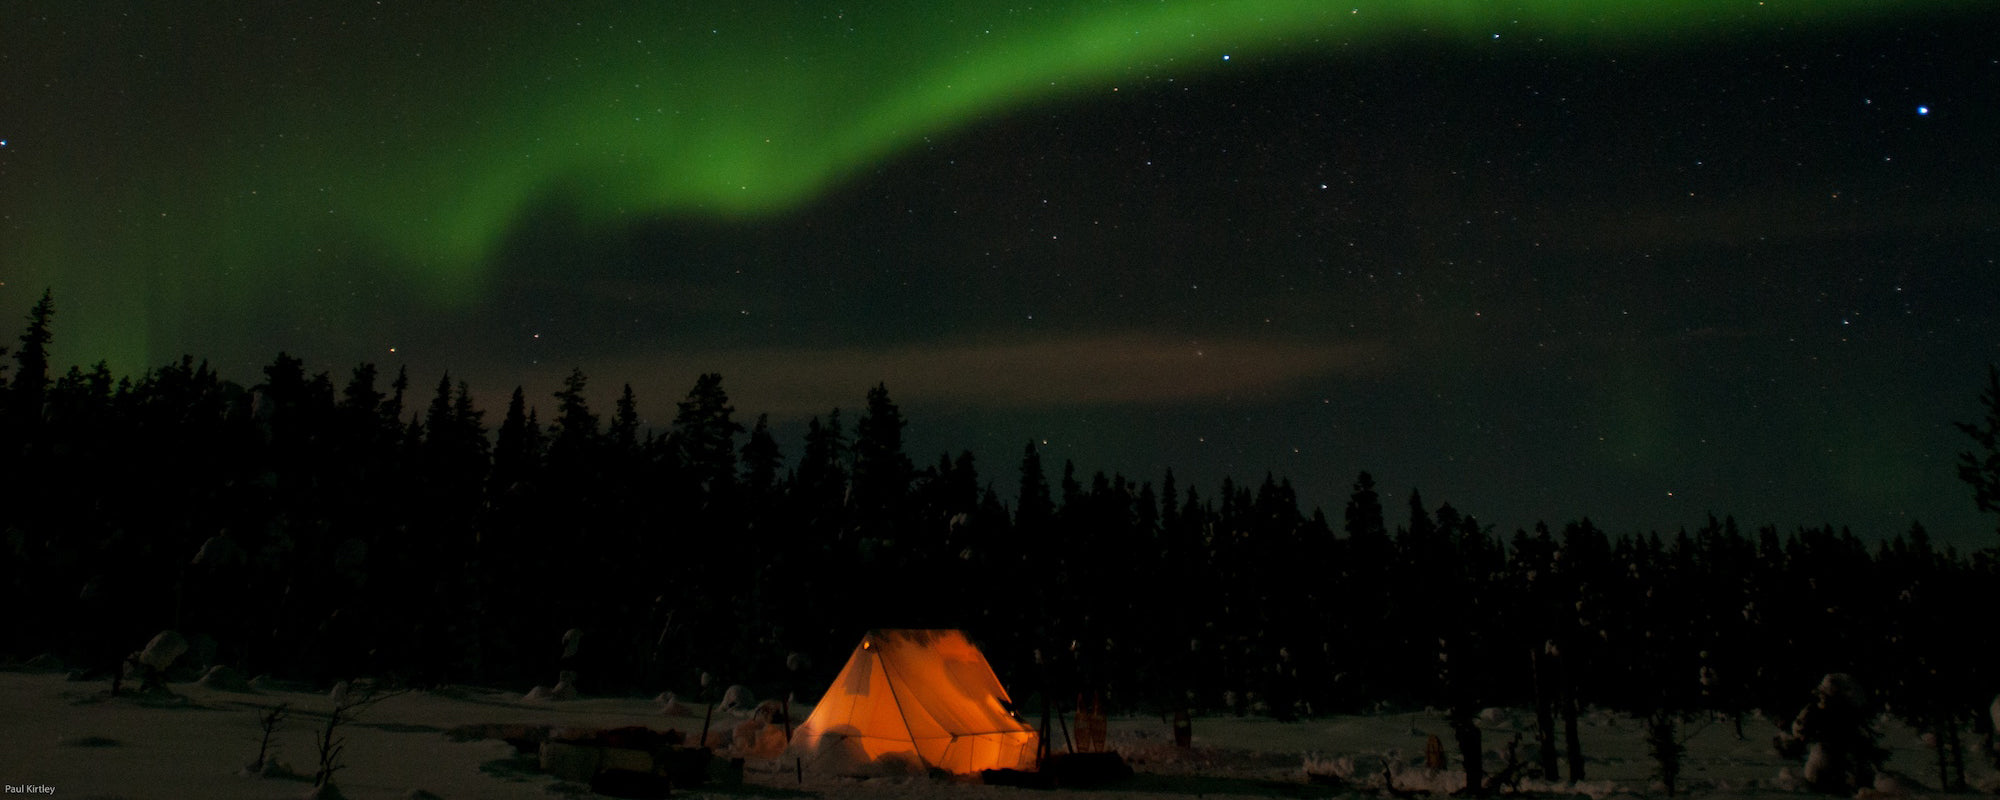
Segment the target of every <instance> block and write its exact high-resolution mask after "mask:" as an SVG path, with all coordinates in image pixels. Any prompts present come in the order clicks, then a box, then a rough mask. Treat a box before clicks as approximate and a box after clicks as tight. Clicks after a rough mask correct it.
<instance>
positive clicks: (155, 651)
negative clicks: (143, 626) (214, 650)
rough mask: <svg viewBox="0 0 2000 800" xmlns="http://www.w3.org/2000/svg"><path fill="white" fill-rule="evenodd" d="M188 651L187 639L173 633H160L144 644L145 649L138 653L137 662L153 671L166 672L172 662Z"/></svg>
mask: <svg viewBox="0 0 2000 800" xmlns="http://www.w3.org/2000/svg"><path fill="white" fill-rule="evenodd" d="M187 651H188V641H187V637H184V636H182V635H180V634H179V633H177V632H174V631H160V633H159V635H158V636H154V637H153V640H152V641H150V642H147V643H146V649H144V650H141V651H139V657H138V661H139V663H141V664H144V665H146V666H148V667H152V668H153V669H154V670H155V671H158V672H166V671H167V668H168V667H171V666H173V665H174V660H175V659H178V658H180V657H181V656H182V655H183V654H185V653H187Z"/></svg>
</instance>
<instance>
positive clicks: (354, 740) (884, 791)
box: [0, 672, 2000, 800]
mask: <svg viewBox="0 0 2000 800" xmlns="http://www.w3.org/2000/svg"><path fill="white" fill-rule="evenodd" d="M107 688H108V684H107V683H71V682H67V681H65V680H64V679H63V678H62V676H60V675H48V674H27V673H8V672H0V783H4V784H5V785H6V786H7V787H9V789H10V790H13V789H14V788H15V787H19V788H20V789H22V790H24V791H15V792H14V793H15V794H18V795H19V796H24V797H25V796H29V795H27V794H25V790H27V789H29V788H31V787H48V789H49V790H50V794H49V796H54V797H62V798H127V799H129V800H140V799H141V798H176V799H177V798H191V797H203V798H218V799H219V800H236V799H241V800H270V799H273V798H298V797H304V796H307V795H308V794H310V793H311V791H312V786H311V781H310V777H311V775H312V773H313V771H314V769H315V768H316V766H317V763H318V747H317V743H316V738H315V737H316V736H317V735H318V733H319V731H320V729H321V728H322V727H323V726H324V725H325V722H326V717H327V714H328V713H330V712H331V711H332V710H333V702H334V701H333V700H332V699H331V698H330V697H329V696H328V695H327V694H326V693H321V692H306V691H286V690H277V689H259V690H251V691H227V690H222V689H215V688H209V687H205V686H200V685H195V684H174V685H173V686H172V687H171V689H172V691H173V692H174V694H175V696H174V697H171V698H144V699H142V698H134V697H120V698H107V697H104V696H103V694H104V690H105V689H107ZM281 703H282V704H288V705H289V716H288V717H287V719H286V720H285V721H284V722H283V724H282V725H281V727H280V728H279V729H278V731H277V734H276V735H275V736H274V737H273V743H274V745H275V754H274V756H273V759H274V760H275V761H276V762H278V763H279V764H280V765H282V766H281V767H280V768H277V769H272V770H266V771H265V772H266V774H264V775H255V774H251V773H249V772H246V770H245V767H246V765H248V764H249V763H250V762H252V761H254V760H255V759H256V757H257V750H258V745H259V741H260V739H261V738H262V733H261V727H260V725H259V719H260V717H261V716H262V715H263V714H264V713H265V712H266V710H267V709H269V708H271V707H273V706H277V705H279V704H281ZM689 705H690V704H686V703H677V704H676V707H675V708H674V709H671V710H672V711H677V712H681V713H683V714H684V713H688V706H689ZM693 708H694V710H695V711H697V712H698V711H699V710H700V709H701V708H702V707H701V706H698V705H697V706H694V707H693ZM795 711H797V712H798V713H799V714H800V715H801V717H802V716H803V713H804V711H803V710H795ZM748 716H749V714H748V713H744V712H739V713H737V714H734V715H731V714H722V715H718V716H717V718H715V719H714V720H713V721H712V723H711V729H712V730H714V731H717V732H720V731H723V730H731V729H734V728H736V727H737V726H739V724H740V723H742V722H743V721H744V719H746V718H747V717H748ZM1481 724H1482V727H1484V728H1485V742H1486V745H1487V747H1488V748H1489V750H1490V751H1492V752H1493V755H1492V756H1491V757H1490V758H1489V761H1488V770H1489V772H1490V771H1493V770H1495V769H1497V768H1498V766H1499V756H1498V752H1499V750H1500V749H1501V748H1502V747H1503V746H1504V745H1505V744H1506V743H1507V741H1508V740H1509V739H1511V738H1513V736H1514V735H1515V734H1516V733H1518V734H1520V736H1521V739H1522V745H1521V751H1520V752H1521V756H1522V758H1524V759H1531V758H1532V749H1531V748H1532V741H1533V738H1534V736H1533V731H1532V717H1528V716H1526V715H1524V714H1522V713H1519V712H1508V711H1499V710H1495V711H1490V712H1488V713H1487V714H1486V715H1485V716H1484V717H1483V718H1482V723H1481ZM628 725H646V726H651V727H654V728H658V729H665V728H676V729H679V730H681V731H683V732H686V733H689V734H690V735H692V734H694V733H695V732H698V731H699V730H700V729H701V726H702V719H701V718H700V717H699V716H681V715H678V714H672V713H667V712H665V711H663V709H662V704H661V703H660V702H659V701H657V700H651V699H639V698H590V697H585V698H582V699H578V700H570V701H531V700H524V699H523V698H522V693H520V692H518V691H514V692H500V691H484V690H475V689H466V690H460V691H453V692H445V693H421V692H418V693H408V694H400V695H395V696H390V697H387V698H385V699H382V700H381V701H379V702H377V703H374V704H372V705H368V706H365V707H363V708H361V709H359V711H358V716H357V717H356V718H355V719H354V721H353V722H351V723H348V724H346V725H343V726H341V728H340V734H341V735H342V736H343V737H344V738H345V740H346V749H345V751H344V752H343V753H342V756H341V759H340V761H341V763H342V764H344V765H345V767H344V768H343V769H341V770H340V771H339V772H338V773H336V782H337V783H338V785H339V788H340V794H341V795H342V796H344V797H347V798H351V800H389V799H392V798H393V799H395V800H409V799H413V798H427V797H439V798H445V799H446V800H461V799H469V798H494V799H495V800H503V799H507V798H537V799H543V798H551V797H556V798H560V797H588V796H591V795H590V793H589V791H588V789H587V787H584V786H582V785H579V784H576V783H570V782H564V781H560V780H558V779H556V778H554V777H553V776H550V775H546V774H542V773H540V772H539V771H537V770H536V769H535V763H534V759H533V758H532V757H528V756H522V755H519V754H517V752H516V750H515V749H514V748H513V747H512V746H510V745H508V744H507V743H505V742H503V741H500V740H497V739H481V740H472V741H455V740H454V737H453V736H451V735H450V734H451V733H452V732H453V731H464V730H468V729H475V728H477V729H486V730H492V731H501V730H508V729H520V728H535V727H541V726H559V727H574V728H598V729H601V728H615V727H621V726H628ZM1881 730H1882V731H1883V733H1884V744H1886V745H1887V746H1888V747H1889V748H1890V749H1891V753H1892V754H1891V757H1890V760H1889V763H1888V771H1889V773H1890V775H1891V777H1890V778H1888V779H1886V780H1885V782H1884V783H1883V785H1882V786H1881V788H1882V789H1883V790H1886V791H1885V792H1884V793H1885V794H1888V795H1890V796H1896V795H1903V794H1908V795H1924V794H1929V793H1932V792H1931V787H1935V786H1936V785H1937V776H1936V774H1935V768H1934V766H1933V763H1934V762H1933V757H1932V755H1931V752H1930V751H1929V750H1927V749H1925V748H1924V746H1923V744H1922V742H1921V741H1920V740H1919V738H1918V736H1917V735H1916V734H1915V733H1914V732H1912V731H1911V730H1909V729H1908V728H1906V727H1904V726H1902V725H1899V724H1896V723H1894V722H1891V721H1888V720H1884V721H1882V723H1881ZM1775 732H1776V729H1775V728H1774V727H1773V726H1772V725H1771V724H1770V723H1769V722H1766V721H1763V720H1754V719H1753V720H1747V721H1746V723H1745V733H1746V734H1747V737H1746V740H1745V741H1738V740H1737V739H1736V737H1735V735H1734V731H1733V729H1732V726H1730V725H1729V724H1728V723H1727V722H1715V723H1704V722H1701V721H1695V722H1692V723H1690V724H1688V725H1687V726H1686V727H1684V728H1683V733H1682V735H1683V736H1686V737H1688V743H1687V744H1688V756H1687V758H1686V766H1685V767H1684V771H1683V777H1682V784H1683V789H1684V791H1685V792H1686V793H1688V794H1690V795H1693V796H1696V797H1703V798H1719V797H1775V796H1781V795H1794V796H1803V795H1801V792H1802V789H1801V788H1800V787H1799V783H1800V782H1799V781H1798V780H1797V779H1796V778H1795V777H1794V776H1795V775H1796V774H1797V773H1798V772H1799V771H1800V765H1798V764H1795V763H1791V762H1788V761H1786V760H1784V759H1781V758H1780V757H1778V756H1777V755H1776V754H1775V753H1774V752H1773V750H1772V747H1771V736H1772V734H1774V733H1775ZM1430 735H1437V736H1438V737H1439V738H1440V739H1441V740H1443V741H1444V742H1446V743H1447V749H1452V747H1451V743H1452V736H1451V731H1450V729H1449V726H1448V725H1447V724H1446V723H1445V720H1444V719H1443V718H1442V716H1441V715H1439V714H1435V713H1421V712H1420V713H1414V714H1411V713H1404V714H1382V715H1373V716H1348V717H1335V718H1327V719H1317V720H1310V721H1305V722H1295V723H1280V722H1274V721H1271V720H1268V719H1263V718H1241V719H1239V718H1197V719H1196V720H1195V722H1194V745H1195V746H1194V748H1193V749H1192V750H1187V751H1183V750H1180V749H1177V748H1175V747H1174V746H1173V743H1172V732H1171V728H1170V726H1169V725H1168V724H1167V723H1166V722H1165V721H1163V720H1161V719H1158V718H1148V717H1130V718H1119V719H1114V720H1112V721H1111V726H1110V735H1109V739H1110V742H1111V745H1112V747H1113V748H1114V749H1117V750H1118V751H1120V752H1121V753H1123V754H1124V755H1125V756H1126V758H1127V759H1128V760H1129V761H1130V762H1131V763H1132V765H1133V766H1134V768H1135V769H1136V770H1137V771H1138V773H1139V774H1138V776H1137V777H1136V778H1134V779H1133V781H1132V782H1130V783H1128V784H1124V785H1122V786H1120V787H1116V788H1111V789H1101V790H1094V791H1038V790H1032V789H1017V788H1008V787H996V786H980V785H973V784H966V783H957V782H949V781H940V780H934V779H929V778H907V777H895V778H873V779H866V780H857V779H853V778H840V777H833V776H820V775H813V774H811V773H810V772H808V773H807V774H806V776H805V779H804V781H803V783H801V782H800V781H799V780H798V779H797V778H796V777H795V775H794V773H793V771H792V768H791V767H792V763H791V761H790V760H788V759H771V758H754V757H753V758H750V759H749V760H748V761H747V763H746V774H745V783H744V785H742V786H739V787H731V788H720V787H708V788H698V789H694V790H690V791H685V792H679V793H676V796H679V797H715V796H720V797H736V798H743V797H773V798H777V797H792V798H796V797H814V796H816V797H825V798H857V799H862V798H905V797H954V798H1014V797H1020V798H1046V799H1047V800H1066V799H1068V798H1085V797H1087V798H1093V799H1094V800H1120V799H1121V798H1128V797H1158V796H1163V795H1164V796H1175V797H1195V796H1209V797H1315V796H1336V795H1384V793H1383V792H1382V790H1381V789H1382V777H1381V775H1382V772H1383V770H1384V768H1385V766H1386V767H1387V769H1388V771H1389V772H1391V773H1392V774H1394V776H1395V781H1396V786H1397V788H1398V789H1403V790H1434V791H1448V790H1450V789H1454V788H1457V784H1456V782H1455V779H1456V778H1457V777H1458V775H1457V773H1456V771H1455V766H1454V768H1453V769H1450V770H1447V771H1445V772H1443V773H1437V774H1432V773H1428V772H1426V770H1425V769H1424V766H1423V764H1424V744H1425V740H1426V738H1427V737H1428V736H1430ZM1057 738H1058V742H1060V735H1058V737H1057ZM1974 741H1976V740H1974ZM1584 749H1585V751H1586V753H1588V754H1589V756H1590V758H1591V761H1590V764H1589V770H1590V778H1591V780H1590V781H1588V782H1586V783H1584V784H1580V785H1568V784H1549V783H1540V782H1534V781H1530V782H1529V783H1528V784H1526V785H1525V788H1530V789H1534V790H1538V791H1541V792H1559V793H1564V794H1584V795H1589V796H1591V797H1593V798H1606V797H1610V796H1613V795H1621V796H1640V797H1648V798H1650V797H1664V796H1665V792H1664V791H1663V789H1662V788H1661V787H1660V786H1659V785H1658V784H1657V782H1656V781H1655V780H1654V779H1653V777H1652V771H1653V766H1652V762H1651V761H1650V760H1649V759H1648V758H1647V757H1646V750H1645V745H1644V743H1643V742H1642V731H1641V728H1640V725H1639V724H1638V722H1637V721H1635V720H1632V719H1629V718H1626V717H1622V716H1618V715H1613V714H1609V713H1603V712H1596V713H1592V714H1590V715H1589V717H1588V718H1587V719H1586V721H1585V727H1584ZM1455 756H1456V753H1455V751H1454V752H1453V760H1454V761H1455V760H1456V758H1455ZM1968 756H1969V758H1968V762H1969V763H1968V768H1969V769H1970V770H1971V775H1970V777H1971V779H1972V782H1973V784H1974V785H1975V786H1981V787H1985V788H1987V789H1988V790H1989V791H1990V790H1992V789H1993V788H1994V787H1995V786H1996V785H2000V776H1996V775H1995V774H1994V772H1993V770H1992V769H1991V768H1990V767H1989V766H1988V765H1987V763H1986V761H1985V759H1983V758H1979V757H1978V756H1977V754H1976V753H1969V754H1968ZM286 767H288V768H289V772H291V773H294V776H288V775H286V774H285V773H286V772H287V769H285V768H286ZM1308 767H1310V768H1311V769H1312V770H1313V771H1315V772H1341V773H1346V774H1348V775H1349V776H1350V778H1351V780H1352V781H1353V784H1352V785H1350V787H1349V788H1347V789H1345V790H1336V789H1332V788H1328V787H1324V786H1316V785H1309V784H1308V783H1307V782H1306V771H1307V769H1308ZM297 776H303V777H297ZM1870 794H1872V792H1871V793H1870ZM1384 796H1386V795H1384Z"/></svg>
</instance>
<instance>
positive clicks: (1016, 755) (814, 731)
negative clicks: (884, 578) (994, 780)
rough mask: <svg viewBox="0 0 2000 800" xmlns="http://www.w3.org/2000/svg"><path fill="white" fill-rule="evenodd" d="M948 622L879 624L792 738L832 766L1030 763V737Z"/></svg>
mask: <svg viewBox="0 0 2000 800" xmlns="http://www.w3.org/2000/svg"><path fill="white" fill-rule="evenodd" d="M1009 702H1010V701H1009V699H1008V697H1007V690H1006V689H1005V688H1003V687H1001V685H1000V679H999V678H998V677H996V676H995V675H994V674H993V667H992V666H991V665H989V664H987V663H986V656H984V655H982V654H980V652H979V648H976V647H974V646H973V645H972V642H970V641H968V640H967V639H966V638H965V634H964V633H961V632H959V631H956V630H880V631H871V632H869V633H868V635H866V636H864V637H862V639H861V644H860V645H859V646H857V647H855V648H854V654H853V655H852V656H850V657H848V659H847V665H846V666H844V667H842V668H841V670H840V676H839V677H837V678H834V680H833V686H832V687H831V688H829V689H827V692H826V697H825V698H823V699H821V700H820V703H819V705H818V706H817V707H816V708H814V709H813V712H812V716H810V717H808V718H807V719H806V721H805V724H803V725H801V726H799V730H798V732H797V734H796V735H795V738H794V739H793V742H794V745H795V746H796V747H797V748H798V751H799V752H800V753H802V754H803V755H804V757H805V758H806V759H807V760H808V763H811V764H814V765H815V766H816V767H819V768H823V769H832V770H843V771H845V770H854V769H880V768H884V767H887V768H890V769H897V768H901V769H921V768H930V769H941V770H945V771H947V772H953V773H958V774H975V773H978V772H979V771H981V770H988V769H1033V768H1034V766H1035V754H1036V749H1037V745H1038V744H1039V737H1038V736H1037V735H1036V733H1035V729H1034V728H1032V727H1030V726H1029V725H1028V724H1027V723H1024V722H1022V721H1020V720H1018V719H1015V718H1014V717H1013V715H1012V714H1010V713H1009V712H1008V711H1007V704H1008V703H1009Z"/></svg>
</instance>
